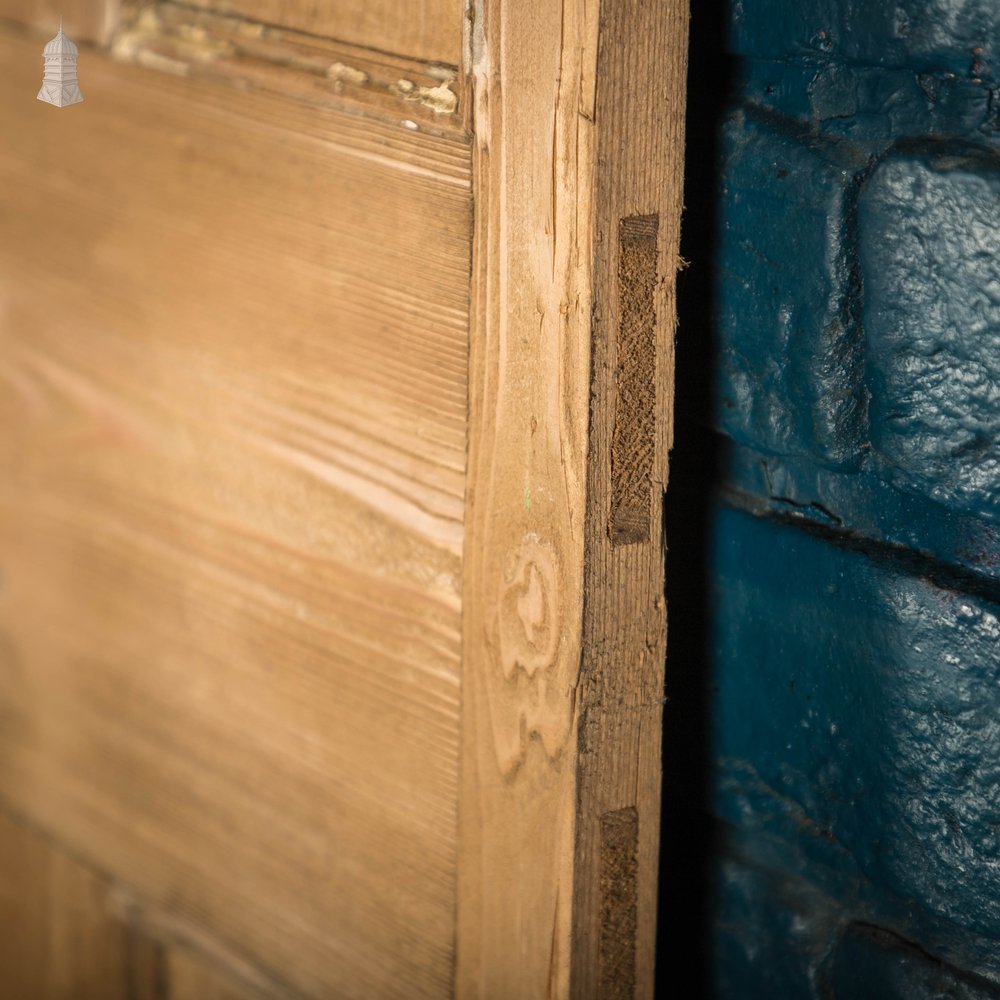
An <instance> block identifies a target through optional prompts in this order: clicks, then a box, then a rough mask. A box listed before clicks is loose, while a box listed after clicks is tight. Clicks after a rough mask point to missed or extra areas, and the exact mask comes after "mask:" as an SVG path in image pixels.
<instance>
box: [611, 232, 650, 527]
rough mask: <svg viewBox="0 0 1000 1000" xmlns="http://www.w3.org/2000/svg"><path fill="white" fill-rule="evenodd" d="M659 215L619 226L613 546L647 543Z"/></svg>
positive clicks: (612, 503) (613, 454)
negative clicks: (654, 297)
mask: <svg viewBox="0 0 1000 1000" xmlns="http://www.w3.org/2000/svg"><path fill="white" fill-rule="evenodd" d="M659 222H660V218H659V216H658V215H632V216H629V217H628V218H627V219H622V220H621V222H620V223H619V224H618V352H617V355H618V357H617V362H618V363H617V369H616V373H615V388H616V393H615V396H616V399H615V424H614V432H613V436H612V441H611V515H610V519H609V523H608V532H609V534H610V535H611V541H612V543H613V544H614V545H624V544H628V543H630V542H646V541H649V527H650V526H649V510H650V492H649V491H650V485H651V482H652V474H653V456H654V453H655V449H656V311H655V309H654V299H653V296H654V292H655V289H656V235H657V230H658V228H659Z"/></svg>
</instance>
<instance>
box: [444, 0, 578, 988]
mask: <svg viewBox="0 0 1000 1000" xmlns="http://www.w3.org/2000/svg"><path fill="white" fill-rule="evenodd" d="M472 31H473V38H472V52H473V62H472V66H471V72H472V86H473V99H474V106H473V124H474V132H475V139H474V164H475V166H474V170H475V173H474V178H475V181H474V184H475V192H476V231H475V236H474V267H473V281H474V285H473V311H472V331H471V358H470V366H469V399H470V404H469V418H470V420H469V472H468V475H469V493H468V497H469V499H468V506H467V511H466V535H465V564H464V583H465V619H464V644H463V651H464V664H463V689H462V699H463V767H464V769H463V782H462V800H461V806H460V851H461V854H460V882H459V897H458V972H457V977H458V978H457V987H458V995H459V996H460V997H541V996H553V997H564V996H566V995H567V992H568V988H569V965H568V961H569V955H570V949H571V944H572V942H571V927H572V923H571V918H572V903H573V844H574V835H575V827H574V817H575V806H576V712H575V705H574V692H575V689H576V684H577V681H578V673H579V667H580V624H581V614H582V606H583V540H584V534H583V529H584V516H585V511H586V495H585V473H586V464H585V463H586V448H587V399H588V390H589V373H590V368H589V363H590V357H589V326H590V259H589V258H590V245H591V231H590V220H591V211H590V206H591V199H592V195H593V191H592V183H593V178H592V175H593V153H594V149H593V99H594V82H595V81H594V69H595V65H596V44H597V6H596V5H593V6H592V7H590V8H589V9H588V8H586V7H585V5H584V4H582V3H568V4H566V5H563V4H560V3H557V2H550V0H545V2H541V3H538V4H532V5H530V6H526V5H519V4H513V3H510V2H508V0H490V2H487V3H486V4H484V5H483V7H481V8H477V10H476V20H475V21H474V23H473V25H472Z"/></svg>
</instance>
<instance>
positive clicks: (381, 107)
mask: <svg viewBox="0 0 1000 1000" xmlns="http://www.w3.org/2000/svg"><path fill="white" fill-rule="evenodd" d="M110 52H111V55H112V57H113V58H115V59H118V60H121V61H123V62H131V63H135V64H137V65H140V66H144V67H146V68H149V69H154V70H159V71H162V72H167V73H172V74H174V75H178V76H187V77H203V78H205V77H207V78H211V79H216V80H219V81H220V82H223V83H226V84H228V85H230V86H233V87H235V88H237V89H239V90H259V91H266V92H270V93H273V94H278V95H281V96H283V97H287V98H289V99H291V100H296V101H303V102H306V103H310V104H315V105H319V106H323V107H331V108H336V109H340V110H344V111H353V112H356V113H359V114H365V115H368V116H371V117H377V118H379V119H381V120H384V121H389V122H393V123H395V124H398V125H399V126H401V127H403V128H407V129H411V130H413V131H424V132H429V133H431V134H434V135H445V136H466V135H467V133H468V109H467V108H466V107H465V105H466V103H467V102H466V101H465V96H464V93H463V90H464V87H463V81H462V79H461V77H460V74H459V70H458V67H455V66H448V65H445V64H442V63H422V62H418V61H416V60H413V59H407V58H404V57H402V56H395V55H388V54H385V53H381V52H377V51H375V50H373V49H366V48H362V47H360V46H356V45H349V44H347V43H344V42H339V41H336V40H334V39H325V38H318V37H316V36H313V35H308V34H304V33H302V32H297V31H293V30H290V29H285V28H279V27H275V26H273V25H266V24H261V23H259V22H255V21H250V20H247V19H246V18H243V17H239V16H236V15H228V14H216V13H212V12H210V11H205V10H201V9H199V8H193V7H188V6H185V5H183V4H178V3H173V2H171V0H162V2H160V3H156V4H152V5H148V6H143V7H138V8H136V7H128V8H126V9H125V10H123V12H122V14H121V16H120V19H119V23H118V27H117V29H116V30H115V32H114V34H113V35H112V37H111V42H110Z"/></svg>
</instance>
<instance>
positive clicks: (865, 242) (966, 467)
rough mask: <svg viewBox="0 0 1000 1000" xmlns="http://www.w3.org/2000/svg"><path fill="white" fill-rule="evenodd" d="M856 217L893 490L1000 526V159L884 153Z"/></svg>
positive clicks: (877, 436)
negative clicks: (996, 521)
mask: <svg viewBox="0 0 1000 1000" xmlns="http://www.w3.org/2000/svg"><path fill="white" fill-rule="evenodd" d="M859 216H860V234H861V261H862V273H863V276H864V310H863V317H864V327H865V333H866V339H867V345H868V366H869V385H870V389H871V395H872V400H871V406H870V418H871V440H872V447H873V450H874V452H875V454H876V455H877V456H878V457H880V458H881V459H883V460H884V463H885V475H886V477H887V478H888V479H889V480H890V481H891V482H893V483H894V484H895V485H897V486H898V487H900V488H902V489H905V490H910V491H915V492H919V493H923V494H925V495H927V496H929V497H932V498H933V499H935V500H938V501H939V502H942V503H945V504H947V505H948V506H949V507H951V508H953V509H959V510H964V511H972V512H975V513H977V514H980V515H984V516H988V517H991V518H994V519H1000V161H998V160H997V159H996V158H995V157H992V156H989V155H988V154H982V153H978V152H955V151H951V152H948V153H943V152H942V153H938V154H936V155H929V154H915V155H903V154H898V155H892V156H889V157H888V158H886V159H885V160H884V161H883V162H881V163H880V164H879V166H878V167H877V169H876V170H875V172H874V174H873V175H872V177H871V178H870V180H869V181H868V183H867V185H866V187H865V190H864V193H863V195H862V197H861V202H860V212H859Z"/></svg>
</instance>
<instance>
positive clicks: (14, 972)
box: [0, 810, 282, 1000]
mask: <svg viewBox="0 0 1000 1000" xmlns="http://www.w3.org/2000/svg"><path fill="white" fill-rule="evenodd" d="M0 927H3V934H0V989H2V995H3V996H4V997H10V998H12V1000H14V998H16V1000H264V998H265V997H269V996H270V997H275V996H280V995H282V994H281V990H280V988H275V987H274V986H273V984H268V983H266V982H264V981H261V980H260V979H259V978H257V977H253V976H251V980H250V981H249V982H248V981H245V980H244V979H243V978H242V976H241V975H240V972H239V971H237V970H235V969H234V968H232V967H227V965H226V963H225V961H224V960H220V959H219V958H218V957H217V956H214V955H210V954H209V955H206V954H203V953H200V952H199V951H198V950H197V949H196V948H193V947H191V946H190V945H189V944H185V943H184V942H183V941H181V940H177V939H176V938H172V937H171V936H170V934H169V931H168V930H167V929H165V928H163V927H161V926H158V925H157V924H156V922H155V921H150V920H149V919H147V918H146V915H144V914H143V913H142V911H141V910H140V908H139V907H138V906H137V905H136V903H135V901H134V899H132V897H131V896H130V895H129V894H128V893H127V892H124V891H122V890H121V888H120V887H118V886H116V885H115V884H114V883H113V882H112V881H111V880H110V879H109V878H107V877H105V876H104V875H102V874H101V873H98V872H95V871H93V870H91V869H90V868H88V867H87V866H86V865H84V864H81V863H80V861H79V860H77V859H76V858H73V857H71V856H70V855H68V854H67V853H66V852H65V851H63V850H62V849H60V848H59V847H58V846H56V845H55V844H54V843H53V841H52V840H51V839H50V838H48V837H46V836H43V835H42V834H40V833H39V832H38V831H37V830H35V829H32V828H30V827H28V826H26V825H25V824H24V823H23V822H22V821H21V820H18V819H15V818H14V817H12V816H10V815H9V814H8V813H6V812H4V811H2V810H0ZM236 964H237V965H239V963H238V962H237V963H236Z"/></svg>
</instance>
